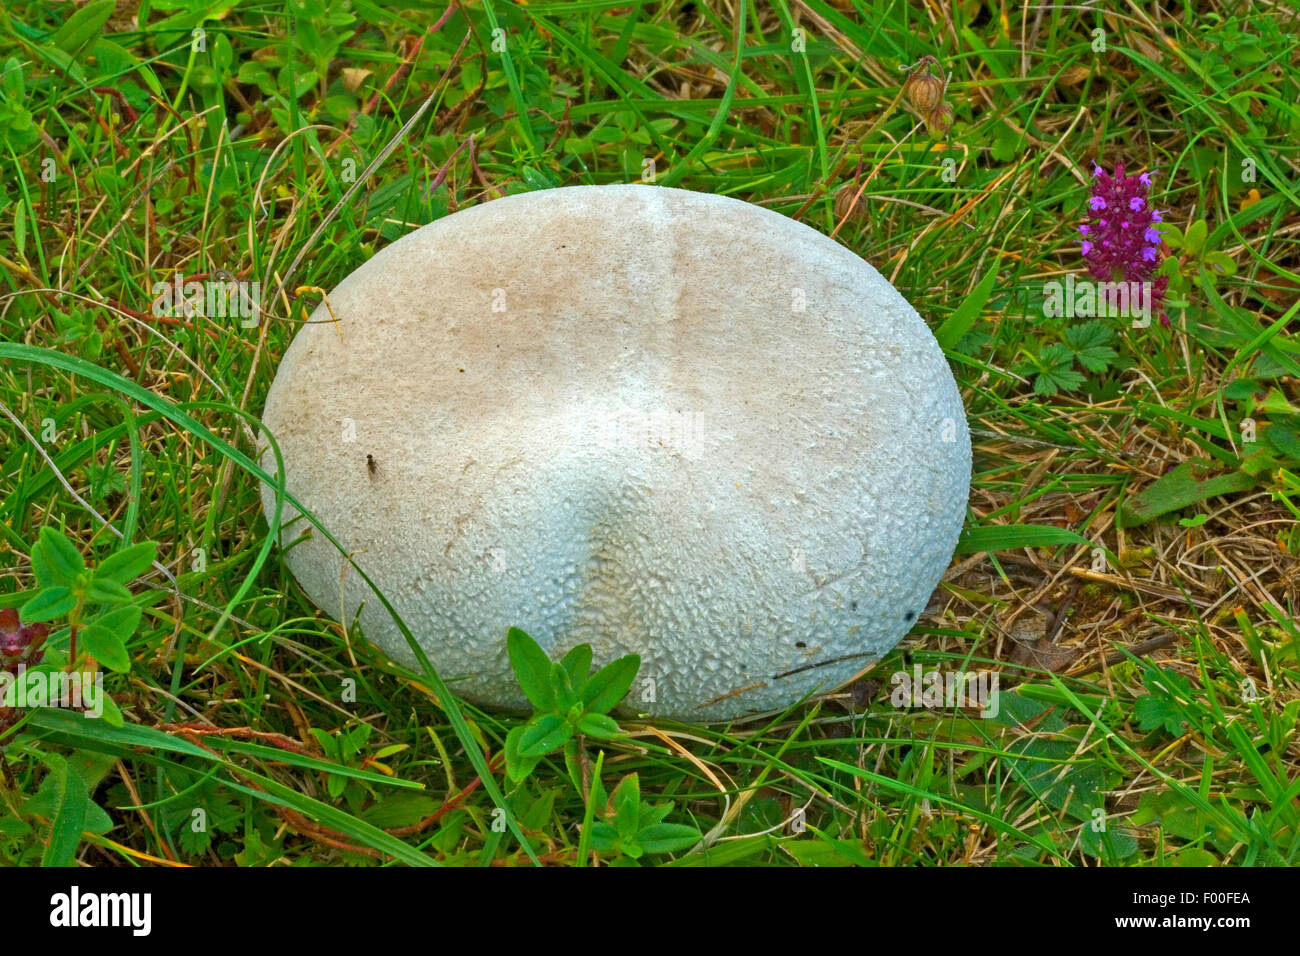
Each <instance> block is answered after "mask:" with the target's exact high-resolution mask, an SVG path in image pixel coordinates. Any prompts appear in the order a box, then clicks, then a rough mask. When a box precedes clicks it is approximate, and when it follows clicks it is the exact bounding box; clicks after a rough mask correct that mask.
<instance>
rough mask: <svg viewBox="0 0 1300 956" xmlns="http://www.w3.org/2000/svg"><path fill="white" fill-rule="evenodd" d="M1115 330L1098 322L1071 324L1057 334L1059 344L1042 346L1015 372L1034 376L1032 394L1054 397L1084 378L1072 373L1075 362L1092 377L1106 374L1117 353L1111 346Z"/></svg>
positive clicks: (1079, 384)
mask: <svg viewBox="0 0 1300 956" xmlns="http://www.w3.org/2000/svg"><path fill="white" fill-rule="evenodd" d="M1114 341H1115V330H1114V329H1112V328H1110V326H1108V325H1106V324H1105V323H1104V322H1102V321H1100V320H1099V319H1092V320H1090V321H1088V322H1082V323H1080V324H1079V325H1072V326H1070V327H1069V328H1067V329H1065V330H1064V331H1063V332H1062V333H1061V341H1060V342H1054V343H1052V344H1051V345H1047V346H1044V347H1043V348H1042V349H1040V350H1039V352H1038V354H1037V355H1030V356H1029V358H1028V361H1027V362H1025V363H1023V364H1022V365H1021V366H1020V367H1019V369H1018V371H1019V372H1020V374H1022V375H1033V376H1034V392H1035V393H1036V394H1038V395H1055V394H1056V393H1057V392H1071V391H1074V390H1075V389H1077V388H1080V387H1081V386H1082V385H1083V383H1084V382H1085V381H1087V378H1086V376H1085V375H1084V374H1083V373H1081V372H1078V371H1076V370H1075V368H1074V363H1075V362H1078V363H1079V365H1080V366H1082V367H1083V368H1084V369H1085V370H1086V371H1089V372H1092V373H1093V374H1094V375H1100V374H1102V373H1104V372H1106V371H1107V370H1108V369H1109V368H1110V367H1111V365H1112V364H1113V363H1114V361H1115V359H1116V358H1117V356H1118V354H1119V353H1117V352H1116V351H1115V350H1114V349H1113V348H1111V343H1113V342H1114Z"/></svg>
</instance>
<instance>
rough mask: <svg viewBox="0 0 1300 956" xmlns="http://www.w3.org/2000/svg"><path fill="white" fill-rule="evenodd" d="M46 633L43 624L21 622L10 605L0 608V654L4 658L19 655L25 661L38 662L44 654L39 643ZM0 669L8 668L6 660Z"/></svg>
mask: <svg viewBox="0 0 1300 956" xmlns="http://www.w3.org/2000/svg"><path fill="white" fill-rule="evenodd" d="M48 633H49V628H47V627H46V626H45V625H44V624H23V623H22V621H20V620H19V619H18V612H17V611H15V610H14V609H13V608H11V607H7V608H5V609H4V610H0V655H3V656H4V657H5V658H9V659H11V660H12V659H14V658H19V657H21V658H22V660H23V661H24V662H26V663H29V664H36V663H39V662H40V659H41V658H42V657H43V656H44V654H45V651H44V650H43V649H42V648H41V644H42V643H43V642H44V640H45V636H46V635H47V634H48ZM0 669H8V665H7V662H6V663H4V664H0Z"/></svg>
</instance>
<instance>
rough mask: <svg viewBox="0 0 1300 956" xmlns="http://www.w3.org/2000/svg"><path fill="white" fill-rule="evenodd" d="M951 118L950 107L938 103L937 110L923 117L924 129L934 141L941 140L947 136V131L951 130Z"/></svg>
mask: <svg viewBox="0 0 1300 956" xmlns="http://www.w3.org/2000/svg"><path fill="white" fill-rule="evenodd" d="M953 118H954V116H953V111H952V107H951V106H949V105H948V104H947V103H940V104H939V107H938V109H936V110H934V111H933V112H931V113H927V114H926V115H925V128H926V129H927V130H928V131H929V133H930V135H931V136H933V137H934V138H935V139H943V138H944V137H945V136H947V135H948V130H950V129H952V121H953Z"/></svg>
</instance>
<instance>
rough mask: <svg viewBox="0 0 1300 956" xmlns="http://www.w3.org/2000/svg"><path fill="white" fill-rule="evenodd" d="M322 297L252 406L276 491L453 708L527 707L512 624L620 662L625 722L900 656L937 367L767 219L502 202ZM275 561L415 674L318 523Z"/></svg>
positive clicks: (719, 202) (928, 461)
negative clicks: (279, 457) (297, 507)
mask: <svg viewBox="0 0 1300 956" xmlns="http://www.w3.org/2000/svg"><path fill="white" fill-rule="evenodd" d="M329 303H330V305H331V306H332V307H333V312H334V314H335V316H336V317H337V323H335V322H333V321H331V320H330V314H329V312H327V311H326V309H325V308H324V307H323V306H322V307H321V308H318V309H317V310H316V312H315V314H314V315H313V316H312V319H313V322H312V323H309V324H307V325H305V326H303V327H302V328H301V329H300V330H299V332H298V334H297V336H296V337H295V338H294V340H293V343H292V344H291V346H290V347H289V349H288V350H287V352H286V353H285V356H284V359H283V361H282V362H281V364H280V368H279V371H278V373H277V374H276V377H275V381H274V384H273V385H272V388H271V391H270V394H269V396H268V398H267V403H266V409H265V414H264V419H263V420H264V423H265V426H266V428H267V429H268V430H269V431H270V432H271V434H273V435H274V436H275V438H276V440H277V441H278V442H279V443H280V447H281V449H282V451H283V454H284V460H285V474H286V482H287V487H288V490H289V492H290V493H291V494H293V495H294V496H296V497H297V499H298V500H300V501H301V502H302V503H303V505H304V506H305V507H306V508H308V509H310V510H311V511H312V512H313V513H314V514H315V516H316V517H317V518H318V519H319V520H320V521H321V522H322V523H323V524H324V526H325V527H326V528H328V529H329V530H330V532H331V533H332V534H334V535H335V536H336V537H337V538H338V540H339V542H340V543H341V545H342V546H343V548H344V549H345V550H346V551H348V552H349V553H351V554H352V555H353V558H354V560H355V561H356V562H357V564H358V565H359V566H360V567H361V568H363V569H364V570H365V571H366V573H367V574H368V575H370V577H371V578H372V579H373V580H374V582H375V583H376V585H377V586H378V587H379V588H380V589H381V590H382V591H383V592H384V594H385V595H386V597H387V598H388V599H389V600H390V601H391V602H392V603H393V605H394V607H395V608H396V610H397V611H398V612H399V613H400V614H401V615H402V618H403V620H404V621H405V622H406V624H407V625H408V626H409V627H410V629H411V630H412V632H413V633H414V634H415V636H416V637H417V639H418V640H419V641H420V643H421V645H422V646H423V648H424V649H425V651H426V652H427V653H428V655H429V658H430V660H431V662H432V663H433V665H434V667H436V668H437V669H438V671H439V673H440V674H441V675H442V677H443V678H444V679H447V680H449V681H451V680H454V681H455V683H454V684H453V687H454V688H455V689H456V690H457V691H458V692H459V693H461V694H463V695H464V696H466V697H468V698H470V699H472V700H475V701H478V702H480V703H484V704H489V705H502V706H521V705H523V704H524V700H523V697H522V695H521V694H520V693H519V690H518V687H517V685H516V683H515V680H514V677H513V674H512V672H511V670H510V665H509V661H508V658H507V654H506V641H505V638H506V631H507V628H509V627H510V626H516V627H519V628H522V629H523V630H525V631H527V632H528V633H529V634H531V635H532V636H533V637H534V638H535V639H536V640H537V641H538V642H539V643H540V644H541V645H542V646H543V647H544V648H546V649H547V650H548V652H549V653H550V654H551V655H552V657H553V658H556V659H558V657H559V656H560V655H562V654H563V653H564V652H565V651H566V650H568V649H569V648H570V647H572V646H573V645H575V644H580V643H589V644H591V645H592V648H593V650H594V654H595V662H596V664H597V665H600V664H603V663H605V662H607V661H609V660H611V659H613V658H615V657H618V656H621V655H623V654H628V653H636V654H639V655H640V656H641V658H642V667H641V672H640V674H639V675H638V677H637V680H636V682H635V683H634V685H633V688H632V691H631V692H630V693H629V695H628V697H627V698H625V704H626V705H628V706H630V707H632V708H634V709H636V710H639V711H647V712H650V713H653V714H660V715H669V716H675V717H679V718H682V719H685V720H692V721H709V720H718V719H725V718H730V717H734V716H737V715H739V714H742V713H745V712H748V711H753V710H761V709H770V708H774V707H780V706H784V705H787V704H789V703H791V702H793V701H796V700H798V699H799V698H800V697H801V696H803V695H805V694H807V693H810V692H813V691H826V690H831V689H833V688H834V687H835V686H837V685H839V684H842V683H843V682H844V681H846V680H848V679H849V678H851V677H852V676H853V675H855V674H856V673H858V672H859V671H862V670H863V669H865V668H867V667H868V666H870V664H871V663H872V662H873V661H874V660H876V659H878V658H879V657H880V656H881V655H882V654H884V653H885V652H886V651H888V650H889V649H890V648H891V647H893V646H894V645H895V644H896V643H898V641H899V640H900V639H901V638H902V637H903V636H904V635H905V634H906V633H907V631H908V630H909V628H910V627H911V625H912V624H913V622H914V621H915V620H916V617H917V615H918V614H919V613H920V612H921V611H922V610H923V609H924V607H925V604H926V602H927V600H928V598H929V596H930V594H931V592H932V591H933V589H934V587H935V585H936V584H937V583H938V581H939V578H940V576H941V575H942V573H943V571H944V569H945V568H946V566H947V564H948V562H949V561H950V559H951V557H952V553H953V548H954V546H955V544H956V541H957V536H958V533H959V531H960V529H961V525H962V521H963V518H964V515H965V509H966V499H967V494H968V491H969V482H970V437H969V433H968V431H967V427H966V419H965V415H964V412H963V409H962V404H961V399H960V396H959V395H958V391H957V387H956V384H955V382H954V381H953V378H952V374H951V372H950V371H949V369H948V366H947V363H946V361H945V359H944V356H943V353H942V352H941V350H940V349H939V346H938V344H937V343H936V342H935V340H934V337H933V336H932V335H931V333H930V331H929V329H928V328H927V327H926V325H925V323H924V322H923V321H922V319H921V318H920V316H919V315H917V313H916V312H915V310H913V309H912V307H911V306H910V305H908V303H907V302H906V301H905V300H904V299H903V297H902V296H901V295H900V294H899V293H898V292H897V291H896V290H895V289H894V288H893V287H892V286H891V285H890V284H889V283H888V282H887V281H886V280H885V279H884V278H882V277H881V276H880V274H879V273H877V272H876V270H875V269H873V268H872V267H871V266H870V265H868V264H867V263H865V262H864V261H863V260H862V259H861V258H859V257H858V256H856V255H855V254H853V253H852V252H850V251H849V250H847V249H845V248H843V247H842V246H840V245H839V244H838V243H836V242H835V241H833V240H831V239H829V238H827V237H826V236H824V235H822V234H821V233H819V232H817V231H815V230H814V229H811V228H809V227H807V226H804V225H802V224H800V223H797V222H795V221H793V220H791V219H788V218H786V217H784V216H781V215H779V214H777V213H775V212H771V211H769V210H765V209H761V208H759V207H757V206H754V205H750V204H748V203H744V202H740V201H737V200H733V199H728V198H724V197H720V196H714V195H708V194H704V193H695V192H688V191H684V190H678V189H666V188H662V187H655V186H577V187H569V188H563V189H553V190H547V191H542V192H533V193H526V194H521V195H515V196H509V197H506V198H503V199H498V200H495V201H492V202H488V203H485V204H483V205H479V206H475V207H473V208H470V209H466V210H463V211H461V212H458V213H456V214H454V215H452V216H449V217H447V218H445V219H442V220H440V221H438V222H435V223H432V224H431V225H428V226H425V227H423V228H422V229H419V230H417V231H415V232H413V233H411V234H410V235H408V236H405V237H403V238H402V239H400V240H398V241H396V242H394V243H393V244H391V245H390V246H388V247H387V248H385V249H384V250H382V251H381V252H379V253H378V254H376V255H375V256H374V257H373V258H372V259H371V260H370V261H368V262H366V263H365V264H364V265H362V266H361V267H360V268H359V269H357V270H356V271H355V272H353V273H352V274H351V275H350V276H348V277H347V278H346V279H344V280H343V282H342V283H340V284H339V286H338V287H337V288H336V289H334V290H333V291H332V292H330V294H329ZM262 464H263V466H264V467H265V468H267V470H268V471H271V472H274V468H275V460H274V458H273V457H271V456H270V455H269V453H268V454H264V455H263V458H262ZM262 496H263V506H264V508H265V509H266V511H267V514H268V515H270V514H271V512H272V509H273V506H274V495H273V492H272V491H271V489H270V488H269V487H267V486H263V492H262ZM295 514H296V513H295V511H294V510H293V509H292V508H291V507H289V506H287V505H286V508H285V520H286V522H288V521H290V520H291V519H293V517H294V516H295ZM309 527H310V526H309V525H308V523H307V522H306V521H305V520H301V519H300V520H298V521H296V522H294V523H293V524H290V525H288V527H286V528H285V529H284V530H283V532H282V535H283V544H284V546H285V547H286V548H288V546H289V544H290V542H291V541H292V540H293V539H294V538H295V537H296V536H297V534H298V533H299V532H300V531H302V530H305V529H308V528H309ZM285 557H286V561H287V563H288V565H289V567H290V569H291V570H292V571H293V573H294V575H295V577H296V578H297V580H298V581H299V583H300V584H301V585H302V587H303V589H304V590H305V591H306V593H307V594H308V595H309V596H310V597H311V599H312V600H313V601H314V602H315V603H316V604H317V605H318V606H319V607H321V608H322V609H323V610H325V611H326V612H327V613H330V614H332V615H337V614H340V613H342V614H343V615H344V616H345V619H346V620H348V621H351V620H352V618H353V616H354V615H355V614H357V611H358V608H360V615H359V621H360V623H361V625H362V629H363V631H364V633H365V635H366V636H367V637H368V638H369V639H370V640H372V641H374V642H375V643H377V644H378V645H379V646H380V647H381V648H382V649H383V650H384V651H385V652H386V653H388V654H389V655H391V656H392V657H393V658H394V659H395V660H397V661H400V662H402V663H405V664H407V665H409V666H413V665H414V659H413V655H412V654H411V652H410V649H409V648H408V647H407V644H406V642H405V640H404V638H403V637H402V635H401V633H400V631H399V630H398V628H397V626H396V625H395V624H394V623H393V621H392V620H391V618H390V616H389V615H388V613H387V612H386V611H385V610H384V608H383V606H382V605H381V604H380V603H379V602H378V601H377V600H375V599H374V597H373V595H371V594H370V593H369V588H368V587H367V586H366V585H365V583H364V582H363V581H362V580H361V579H360V577H359V576H358V575H357V574H356V572H355V571H354V570H352V569H350V568H349V569H347V570H346V571H344V569H343V563H344V559H343V556H342V555H341V554H340V553H339V551H338V550H337V549H335V548H334V546H333V545H331V544H330V543H329V542H328V541H327V540H326V539H325V538H324V536H322V535H321V534H319V532H317V533H315V534H314V535H313V536H312V537H311V538H310V539H309V540H306V541H302V542H299V543H296V544H294V546H293V547H291V548H289V549H288V550H287V551H286V555H285Z"/></svg>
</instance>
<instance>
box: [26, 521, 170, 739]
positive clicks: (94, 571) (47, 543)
mask: <svg viewBox="0 0 1300 956" xmlns="http://www.w3.org/2000/svg"><path fill="white" fill-rule="evenodd" d="M157 554H158V547H157V545H156V544H155V543H154V542H152V541H142V542H140V543H139V544H134V545H131V546H130V547H127V548H124V549H122V550H121V551H119V552H117V553H116V554H114V555H111V556H110V557H108V558H105V559H104V560H103V561H101V562H100V563H99V566H98V567H95V568H88V567H86V561H85V559H84V558H83V557H82V556H81V552H80V551H78V550H77V547H76V545H74V544H73V543H72V542H71V541H69V540H68V539H67V538H66V537H65V536H64V535H63V534H61V533H60V532H58V531H56V530H54V529H53V528H50V527H45V528H42V529H41V533H40V536H39V537H38V538H37V541H36V543H35V544H34V545H32V556H31V558H32V573H33V574H35V575H36V583H37V585H39V589H38V590H37V592H36V594H35V595H34V596H33V597H32V598H31V599H30V600H28V601H27V603H26V604H24V605H23V606H22V609H21V610H20V611H19V615H20V617H21V618H22V619H23V620H24V621H27V622H29V623H35V622H44V621H53V620H56V619H58V618H64V619H66V621H67V626H66V628H65V629H64V630H62V631H59V632H57V633H55V634H54V635H53V636H52V637H51V638H50V643H52V644H53V643H56V642H58V641H59V639H60V638H61V637H62V636H64V635H65V634H66V636H67V637H68V658H67V664H68V666H69V667H72V668H76V667H77V666H78V655H79V653H81V652H84V653H85V654H86V655H88V656H89V657H90V658H93V659H94V660H96V661H98V662H100V663H101V664H103V665H104V666H105V667H107V668H108V669H109V670H113V671H119V672H124V671H127V670H130V668H131V658H130V656H129V655H128V654H127V650H126V642H127V641H128V640H130V638H131V636H132V635H133V634H135V631H136V628H137V627H139V625H140V617H141V610H140V608H139V607H138V606H137V605H136V604H135V598H134V596H133V595H132V594H131V592H130V591H129V590H127V587H126V586H127V584H128V583H130V582H131V581H132V580H134V579H135V578H137V577H139V576H140V575H141V574H143V573H144V572H145V571H147V570H148V569H149V567H150V566H151V565H152V564H153V562H154V558H155V557H157ZM107 703H108V702H107V701H105V704H106V705H107ZM110 713H111V714H112V715H114V718H115V719H116V720H117V721H120V720H121V716H120V714H117V711H116V708H110V709H108V710H105V716H106V717H109V716H110Z"/></svg>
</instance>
